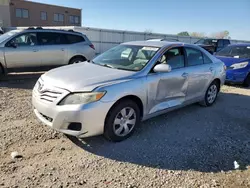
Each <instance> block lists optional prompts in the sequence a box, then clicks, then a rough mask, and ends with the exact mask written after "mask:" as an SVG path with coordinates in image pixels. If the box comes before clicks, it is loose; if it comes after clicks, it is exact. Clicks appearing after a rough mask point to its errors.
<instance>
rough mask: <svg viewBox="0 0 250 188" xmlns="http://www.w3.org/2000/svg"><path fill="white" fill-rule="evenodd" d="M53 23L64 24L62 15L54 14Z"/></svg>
mask: <svg viewBox="0 0 250 188" xmlns="http://www.w3.org/2000/svg"><path fill="white" fill-rule="evenodd" d="M54 21H55V22H64V14H54Z"/></svg>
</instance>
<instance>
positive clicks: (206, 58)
mask: <svg viewBox="0 0 250 188" xmlns="http://www.w3.org/2000/svg"><path fill="white" fill-rule="evenodd" d="M203 58H204V64H209V63H213V61H212V60H211V59H210V58H209V57H208V56H207V55H206V54H203Z"/></svg>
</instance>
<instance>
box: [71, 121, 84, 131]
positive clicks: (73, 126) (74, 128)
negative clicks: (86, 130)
mask: <svg viewBox="0 0 250 188" xmlns="http://www.w3.org/2000/svg"><path fill="white" fill-rule="evenodd" d="M68 129H69V130H72V131H80V130H82V124H81V123H75V122H74V123H70V124H69V126H68Z"/></svg>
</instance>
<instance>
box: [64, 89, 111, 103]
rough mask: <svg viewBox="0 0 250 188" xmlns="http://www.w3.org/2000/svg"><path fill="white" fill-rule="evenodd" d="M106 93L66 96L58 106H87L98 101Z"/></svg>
mask: <svg viewBox="0 0 250 188" xmlns="http://www.w3.org/2000/svg"><path fill="white" fill-rule="evenodd" d="M105 93H106V92H93V93H72V94H69V95H68V96H66V97H65V98H64V99H63V100H62V101H61V102H60V103H59V105H67V104H68V105H69V104H87V103H90V102H95V101H98V100H100V99H101V98H102V97H103V96H104V95H105Z"/></svg>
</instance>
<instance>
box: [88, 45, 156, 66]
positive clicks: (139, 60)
mask: <svg viewBox="0 0 250 188" xmlns="http://www.w3.org/2000/svg"><path fill="white" fill-rule="evenodd" d="M158 50H159V48H157V47H148V46H135V45H119V46H116V47H114V48H112V49H110V50H108V51H106V52H104V53H103V54H101V55H99V56H97V57H96V58H95V59H93V61H92V62H93V63H95V64H98V65H101V66H106V67H109V68H114V69H122V70H128V71H139V70H141V69H143V67H145V65H146V64H147V63H148V62H149V61H150V60H151V59H152V57H153V56H154V55H155V53H156V52H157V51H158Z"/></svg>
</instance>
